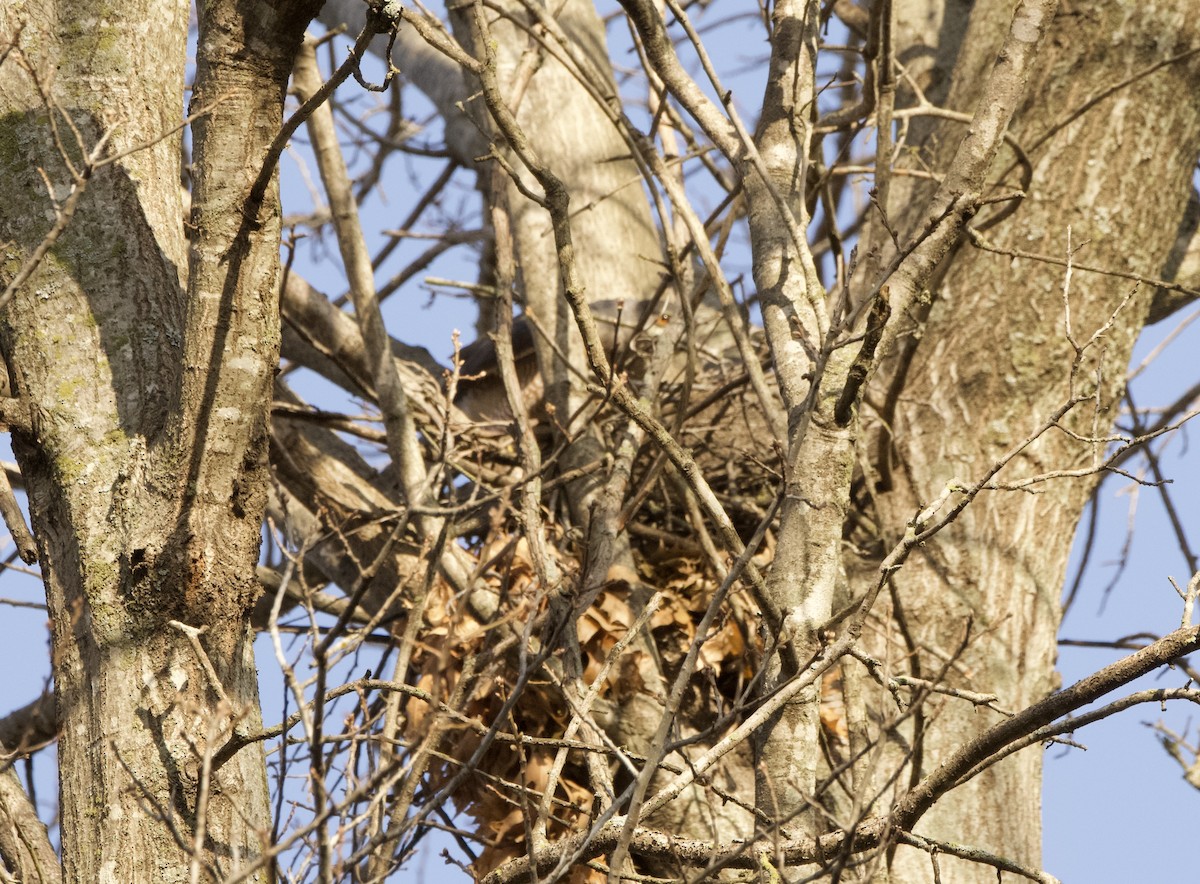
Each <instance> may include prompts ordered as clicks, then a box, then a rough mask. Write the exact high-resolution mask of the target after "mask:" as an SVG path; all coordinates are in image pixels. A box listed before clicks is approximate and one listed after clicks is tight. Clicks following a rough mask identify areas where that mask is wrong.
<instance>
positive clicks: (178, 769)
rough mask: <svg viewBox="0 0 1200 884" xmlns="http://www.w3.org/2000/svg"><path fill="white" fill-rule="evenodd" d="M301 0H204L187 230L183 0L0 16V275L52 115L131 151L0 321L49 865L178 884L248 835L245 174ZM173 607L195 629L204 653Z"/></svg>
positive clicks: (255, 501) (259, 483)
mask: <svg viewBox="0 0 1200 884" xmlns="http://www.w3.org/2000/svg"><path fill="white" fill-rule="evenodd" d="M312 11H313V9H312V4H308V5H307V9H306V8H305V4H299V3H298V4H290V5H288V4H285V5H281V6H276V7H272V6H267V5H266V4H258V5H252V6H249V7H247V6H245V5H237V4H234V3H208V4H202V5H201V10H200V50H199V54H198V73H197V78H196V83H195V91H194V93H193V101H192V106H191V112H192V113H193V114H199V116H198V118H197V120H196V122H195V123H194V128H193V139H194V146H195V169H194V182H195V188H194V191H193V200H192V216H191V220H190V222H189V223H188V224H187V234H188V236H189V238H190V240H191V242H190V244H189V243H188V241H187V240H185V229H184V224H183V223H181V221H182V219H183V208H182V203H181V198H180V188H179V184H178V181H179V170H180V165H179V164H180V135H179V132H178V121H179V119H180V111H181V101H180V97H181V96H182V94H183V87H184V79H183V77H184V64H185V61H186V56H187V53H186V38H187V26H188V4H186V3H175V4H171V5H167V6H164V5H163V4H159V3H154V4H137V3H134V4H122V5H121V6H120V7H119V8H110V9H108V10H107V11H106V12H105V14H104V15H103V16H102V17H101V16H99V15H97V17H90V16H85V14H84V11H82V10H80V9H78V8H76V7H74V6H73V5H71V4H61V5H60V4H8V5H7V6H6V7H5V9H4V11H3V13H0V30H2V31H3V32H4V33H5V34H6V35H14V34H15V33H16V32H17V24H18V22H25V29H24V31H23V33H22V34H21V39H20V44H19V45H20V47H21V48H22V51H23V53H24V59H25V61H26V62H27V65H17V64H14V63H13V59H12V58H10V59H9V62H8V63H7V64H6V65H5V66H4V67H3V69H2V70H0V95H2V100H3V112H4V118H3V131H2V132H0V139H2V144H3V156H2V157H0V162H2V163H3V173H2V174H0V180H2V182H3V183H2V184H0V187H3V195H2V198H0V203H3V207H4V208H3V210H2V211H0V228H2V231H3V232H2V236H3V238H4V239H5V240H7V241H8V242H9V245H8V248H7V249H6V254H5V271H6V273H5V276H6V279H5V282H7V280H8V279H9V278H11V275H12V273H14V272H15V270H16V268H17V267H19V266H20V264H21V262H22V261H23V260H24V259H25V258H26V257H27V256H28V255H29V254H30V253H31V252H32V250H33V249H34V248H35V247H36V246H37V245H38V243H39V242H40V240H41V238H42V236H43V235H44V234H45V233H46V231H47V230H48V229H49V226H50V223H49V221H46V220H43V219H46V218H47V209H46V193H45V189H44V187H43V185H42V182H41V180H40V179H39V177H38V175H37V173H36V171H35V168H36V167H37V166H40V167H42V168H44V169H46V171H47V174H48V175H49V178H50V180H51V182H53V184H54V186H55V188H56V190H57V191H58V195H59V197H60V198H61V197H62V195H63V193H64V192H65V191H66V189H67V188H68V187H69V186H70V184H71V178H70V177H69V175H68V172H67V167H66V164H65V162H64V160H63V158H62V157H61V156H60V155H59V149H58V147H57V146H56V144H55V142H54V140H53V137H52V125H53V126H56V127H57V130H58V134H59V137H60V138H61V143H65V149H66V153H67V155H68V156H69V157H70V159H71V161H72V162H73V163H75V164H76V166H77V167H79V166H81V164H82V161H83V155H84V154H85V153H86V152H88V151H90V150H91V148H92V146H93V145H94V144H95V143H96V142H97V140H98V139H99V138H100V137H101V136H102V134H104V133H107V132H108V131H109V130H110V129H112V130H113V132H112V137H111V140H110V151H112V152H114V153H116V152H125V151H129V153H128V155H126V156H123V157H121V158H120V159H119V160H117V161H116V162H113V163H111V164H109V165H106V166H104V167H103V168H100V169H98V170H97V171H96V172H95V173H94V174H93V175H92V176H91V180H90V182H89V183H88V187H87V191H86V193H85V194H84V196H83V199H82V200H81V202H80V204H79V208H78V211H77V212H76V214H75V217H74V219H73V220H72V222H71V224H70V226H69V227H68V229H67V232H66V233H65V234H64V235H63V236H62V237H61V238H60V239H59V241H58V242H57V243H56V245H55V247H54V248H53V249H52V250H51V252H50V253H49V254H48V255H47V257H46V259H45V260H44V261H43V262H42V263H41V265H40V267H39V268H38V270H37V272H36V274H35V275H34V276H33V278H32V279H31V280H30V282H29V283H28V284H27V285H26V286H24V287H23V288H22V289H21V290H19V291H18V293H17V294H16V296H15V297H14V298H13V300H12V301H11V303H10V304H9V305H8V309H7V311H6V312H5V315H4V317H3V328H2V329H0V338H2V344H3V348H4V355H5V358H6V359H7V361H8V365H9V368H10V371H11V374H12V377H13V382H14V383H13V390H14V393H15V395H16V396H18V397H19V398H20V399H21V401H22V402H24V403H26V404H27V406H28V408H29V411H30V415H31V421H30V426H29V427H28V428H27V429H25V430H22V431H20V432H15V433H14V449H15V450H16V453H17V456H18V460H19V462H20V463H21V466H22V470H23V473H24V476H25V481H26V484H27V489H28V493H29V501H30V513H31V517H32V521H33V526H34V529H35V533H36V535H37V538H38V546H39V554H40V557H41V565H42V572H43V575H44V579H45V583H46V591H47V603H48V605H49V609H50V614H51V617H52V620H53V624H54V676H55V687H56V692H57V698H58V711H59V719H60V723H61V732H62V735H61V741H60V746H59V760H60V766H61V770H62V778H61V815H62V816H61V819H62V833H63V836H62V837H63V865H64V874H65V877H66V879H67V880H72V881H113V882H117V881H121V882H130V881H147V882H149V881H176V880H186V879H187V877H188V874H189V872H188V869H189V864H190V863H191V862H192V861H193V860H194V861H195V862H197V863H199V864H200V866H201V867H202V869H203V870H204V876H205V877H211V876H212V875H214V874H218V870H219V872H220V873H228V872H229V871H230V870H232V869H233V868H235V867H236V866H237V865H239V864H241V863H245V862H247V861H249V860H251V859H253V858H254V857H255V856H256V855H257V854H258V853H260V852H261V850H262V849H263V847H264V843H263V837H264V833H265V832H266V831H267V830H268V829H269V819H270V816H269V811H268V807H267V800H266V799H267V792H266V778H265V768H264V764H263V760H262V757H261V754H260V752H259V751H258V750H257V749H255V750H251V751H243V752H241V753H239V754H238V755H236V756H235V757H234V758H233V759H231V760H230V761H228V762H227V763H226V764H224V765H223V766H222V767H221V768H220V769H219V770H215V771H210V770H208V769H207V766H206V761H205V759H206V757H207V755H208V753H210V752H212V751H215V750H216V749H218V748H219V747H220V745H221V744H222V743H223V742H225V741H226V740H227V739H228V738H229V737H230V735H231V733H232V732H233V731H235V730H239V731H244V730H247V729H254V728H256V727H257V726H258V725H259V711H258V693H257V676H256V671H255V667H254V660H253V652H252V645H251V640H252V633H251V630H250V627H249V621H248V611H249V608H250V606H251V605H252V603H253V601H254V599H255V597H256V595H257V592H258V588H257V582H256V580H255V572H254V567H255V564H256V560H257V555H258V547H259V543H260V530H261V524H262V511H263V506H264V503H265V499H266V496H265V486H264V482H265V478H266V477H265V471H264V469H265V463H266V443H267V423H266V421H267V415H268V406H269V402H270V399H269V396H270V391H271V379H272V375H273V372H274V368H275V365H276V362H277V359H278V342H279V325H278V322H279V320H278V303H277V294H276V292H277V286H278V272H279V271H278V250H277V244H278V238H279V227H278V208H277V207H278V200H277V195H276V193H275V189H274V185H273V184H272V185H271V186H269V187H268V188H267V190H266V191H265V193H263V194H260V195H258V197H257V200H258V201H255V200H254V199H251V198H250V185H251V182H252V181H253V180H254V178H255V176H256V175H257V174H258V171H259V169H261V168H262V166H263V163H264V160H265V159H266V146H267V145H268V144H269V142H270V141H271V139H272V138H273V137H274V136H275V134H276V133H277V132H278V131H279V129H280V125H281V118H282V107H283V95H284V87H285V85H286V82H287V77H288V74H289V72H290V69H291V60H292V56H293V54H294V51H295V48H296V46H297V45H298V41H299V39H300V36H301V34H302V33H303V29H304V27H305V25H306V24H307V22H308V20H309V19H308V17H307V14H310V13H311V12H312ZM306 13H307V14H306ZM34 77H36V78H37V80H38V81H39V82H40V83H41V84H42V88H43V89H45V90H47V91H48V93H49V96H50V98H49V101H46V100H43V98H42V96H41V95H39V94H38V90H37V89H35V88H34V87H33V85H32V84H33V82H34ZM67 119H69V120H70V122H71V123H72V124H73V125H74V126H75V127H77V129H78V131H79V133H80V134H81V136H82V139H83V141H84V142H85V143H84V145H82V146H80V145H77V144H76V143H75V142H74V136H73V135H72V134H71V131H70V129H69V126H68V124H67ZM31 161H32V162H31ZM51 220H52V219H51ZM171 620H174V621H178V622H179V623H181V624H183V625H185V626H187V627H190V628H193V629H198V630H202V631H203V634H202V635H200V636H199V642H198V644H197V643H196V642H195V641H194V640H193V639H192V638H191V637H189V635H187V634H185V631H182V630H180V629H178V628H175V627H172V626H170V625H169V624H168V621H171ZM200 648H202V649H203V651H202V652H201V651H200V650H198V649H200ZM202 655H203V656H202ZM204 658H206V659H204ZM209 663H211V669H209V668H208V666H207V665H206V664H209ZM205 805H206V806H205Z"/></svg>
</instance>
